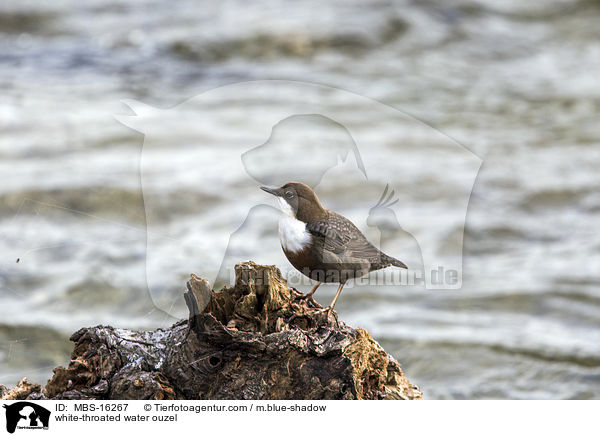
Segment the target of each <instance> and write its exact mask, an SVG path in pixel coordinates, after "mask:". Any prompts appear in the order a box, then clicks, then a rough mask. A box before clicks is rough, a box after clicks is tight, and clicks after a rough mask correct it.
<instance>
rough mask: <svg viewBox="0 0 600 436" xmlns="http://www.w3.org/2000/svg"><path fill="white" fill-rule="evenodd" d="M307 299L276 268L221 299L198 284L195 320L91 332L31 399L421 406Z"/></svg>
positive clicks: (190, 289)
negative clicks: (341, 401) (383, 401)
mask: <svg viewBox="0 0 600 436" xmlns="http://www.w3.org/2000/svg"><path fill="white" fill-rule="evenodd" d="M301 296H302V293H300V292H299V291H297V290H296V289H293V288H288V286H287V285H286V282H285V281H284V279H283V278H282V277H281V274H280V272H279V270H278V269H277V268H276V267H274V266H261V265H257V264H255V263H253V262H246V263H241V264H238V265H237V266H236V283H235V285H234V286H233V287H231V288H223V289H222V290H220V291H211V289H210V286H209V285H208V282H207V281H206V280H204V279H201V278H198V277H197V276H195V275H192V278H191V279H190V281H188V283H187V291H186V292H185V294H184V297H185V300H186V303H187V306H188V308H189V310H190V315H189V319H187V320H182V321H180V322H178V323H176V324H174V325H173V326H172V327H170V328H168V329H158V330H154V331H131V330H124V329H117V328H113V327H109V326H97V327H92V328H83V329H81V330H79V331H77V332H75V333H74V334H73V335H72V336H71V340H72V341H73V342H74V343H75V348H74V350H73V353H72V357H71V362H70V364H69V366H68V367H67V368H63V367H57V368H55V369H54V376H53V377H52V378H51V380H50V381H49V382H48V383H47V385H46V387H45V388H44V389H43V391H42V393H36V392H33V393H31V394H29V398H32V399H40V398H50V399H157V400H160V399H254V400H259V399H421V398H422V394H421V392H420V391H419V389H418V388H417V387H416V386H414V385H412V384H411V383H410V382H409V381H408V380H407V379H406V378H405V377H404V375H403V373H402V370H401V368H400V365H399V364H398V362H397V361H396V360H394V359H393V358H392V357H391V356H390V355H389V354H387V353H386V352H385V351H384V350H383V349H382V348H381V346H380V345H379V344H378V343H377V342H375V340H373V338H372V337H371V336H370V335H369V334H368V333H367V332H366V331H365V330H362V329H354V328H351V327H349V326H347V325H346V324H344V323H343V322H340V321H338V320H337V315H336V314H335V313H332V314H331V315H329V316H327V315H326V313H323V312H320V311H319V310H318V309H319V308H320V306H315V305H313V303H311V302H309V301H308V300H306V299H301V298H299V297H301ZM15 389H16V388H15ZM38 390H39V389H38ZM13 391H14V390H11V391H5V392H4V393H3V398H4V397H5V396H6V395H11V392H13ZM0 392H1V391H0Z"/></svg>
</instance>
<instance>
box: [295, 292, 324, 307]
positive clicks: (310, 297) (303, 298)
mask: <svg viewBox="0 0 600 436" xmlns="http://www.w3.org/2000/svg"><path fill="white" fill-rule="evenodd" d="M295 299H296V300H307V301H308V302H309V303H311V304H312V305H313V307H316V308H320V307H321V305H320V304H319V303H317V302H316V300H315V299H314V298H313V296H312V295H310V294H304V295H299V296H298V297H296V298H295Z"/></svg>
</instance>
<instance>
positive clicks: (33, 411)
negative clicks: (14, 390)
mask: <svg viewBox="0 0 600 436" xmlns="http://www.w3.org/2000/svg"><path fill="white" fill-rule="evenodd" d="M2 407H4V408H5V409H6V431H8V432H9V433H14V432H15V430H16V429H19V430H21V429H27V430H37V429H40V430H41V429H43V430H48V424H49V423H50V411H49V410H48V409H45V408H43V407H42V406H39V405H37V404H35V403H30V402H29V401H19V402H17V403H13V404H10V405H8V406H7V405H3V406H2Z"/></svg>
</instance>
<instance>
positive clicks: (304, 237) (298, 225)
mask: <svg viewBox="0 0 600 436" xmlns="http://www.w3.org/2000/svg"><path fill="white" fill-rule="evenodd" d="M277 200H278V201H279V207H280V208H281V211H282V212H283V213H282V214H281V217H280V218H279V240H280V241H281V246H282V247H283V249H284V250H286V251H290V252H292V253H295V252H297V251H300V250H302V249H303V248H304V247H305V246H306V244H308V242H309V241H310V233H308V232H307V231H306V224H305V223H303V222H302V221H300V220H297V219H296V214H295V213H294V211H293V210H292V207H291V206H290V205H289V204H288V202H287V201H285V200H284V199H283V198H281V197H277Z"/></svg>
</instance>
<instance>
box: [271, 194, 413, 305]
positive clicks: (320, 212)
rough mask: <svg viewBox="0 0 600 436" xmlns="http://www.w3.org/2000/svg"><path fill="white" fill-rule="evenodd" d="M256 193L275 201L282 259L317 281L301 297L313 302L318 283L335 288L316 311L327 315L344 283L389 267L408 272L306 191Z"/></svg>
mask: <svg viewBox="0 0 600 436" xmlns="http://www.w3.org/2000/svg"><path fill="white" fill-rule="evenodd" d="M260 189H262V190H263V191H265V192H268V193H269V194H272V195H274V196H275V197H277V200H278V202H279V207H280V209H281V211H282V214H281V216H280V219H279V239H280V242H281V247H282V249H283V252H284V254H285V256H286V257H287V259H288V260H289V261H290V263H291V264H292V265H293V266H294V268H296V269H297V270H298V271H300V272H301V273H302V274H304V275H305V276H307V277H309V278H310V279H312V280H315V281H316V282H317V283H316V284H315V285H314V287H313V288H312V289H311V290H310V292H309V293H308V294H306V295H305V296H303V298H307V299H309V300H311V301H312V302H313V303H314V299H313V295H314V293H315V291H316V290H317V288H318V287H319V286H320V285H321V284H322V283H339V286H338V289H337V292H336V294H335V297H334V298H333V301H332V302H331V304H330V305H329V306H327V307H325V308H323V309H322V310H323V311H326V312H327V316H329V313H331V312H332V311H333V308H334V306H335V303H336V302H337V300H338V298H339V296H340V293H341V292H342V288H343V287H344V285H345V284H346V282H347V281H348V280H350V279H353V278H359V277H362V276H364V275H366V274H368V273H370V272H371V271H376V270H379V269H382V268H387V267H390V266H396V267H399V268H404V269H408V267H407V266H406V265H405V264H404V263H403V262H402V261H400V260H398V259H396V258H394V257H391V256H388V255H387V254H385V253H383V252H382V251H380V250H379V249H378V248H377V247H375V246H374V245H373V244H371V243H370V242H369V241H368V240H367V238H366V237H365V236H364V235H363V234H362V232H361V231H360V230H359V229H358V227H356V226H355V225H354V224H353V223H352V221H350V220H349V219H348V218H346V217H344V216H342V215H340V214H338V213H336V212H334V211H332V210H328V209H326V208H324V207H323V206H322V205H321V202H320V201H319V198H318V197H317V194H316V193H315V192H314V191H313V190H312V189H311V188H310V186H308V185H306V184H304V183H299V182H289V183H286V184H285V185H283V186H282V187H280V188H270V187H267V186H261V187H260Z"/></svg>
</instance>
